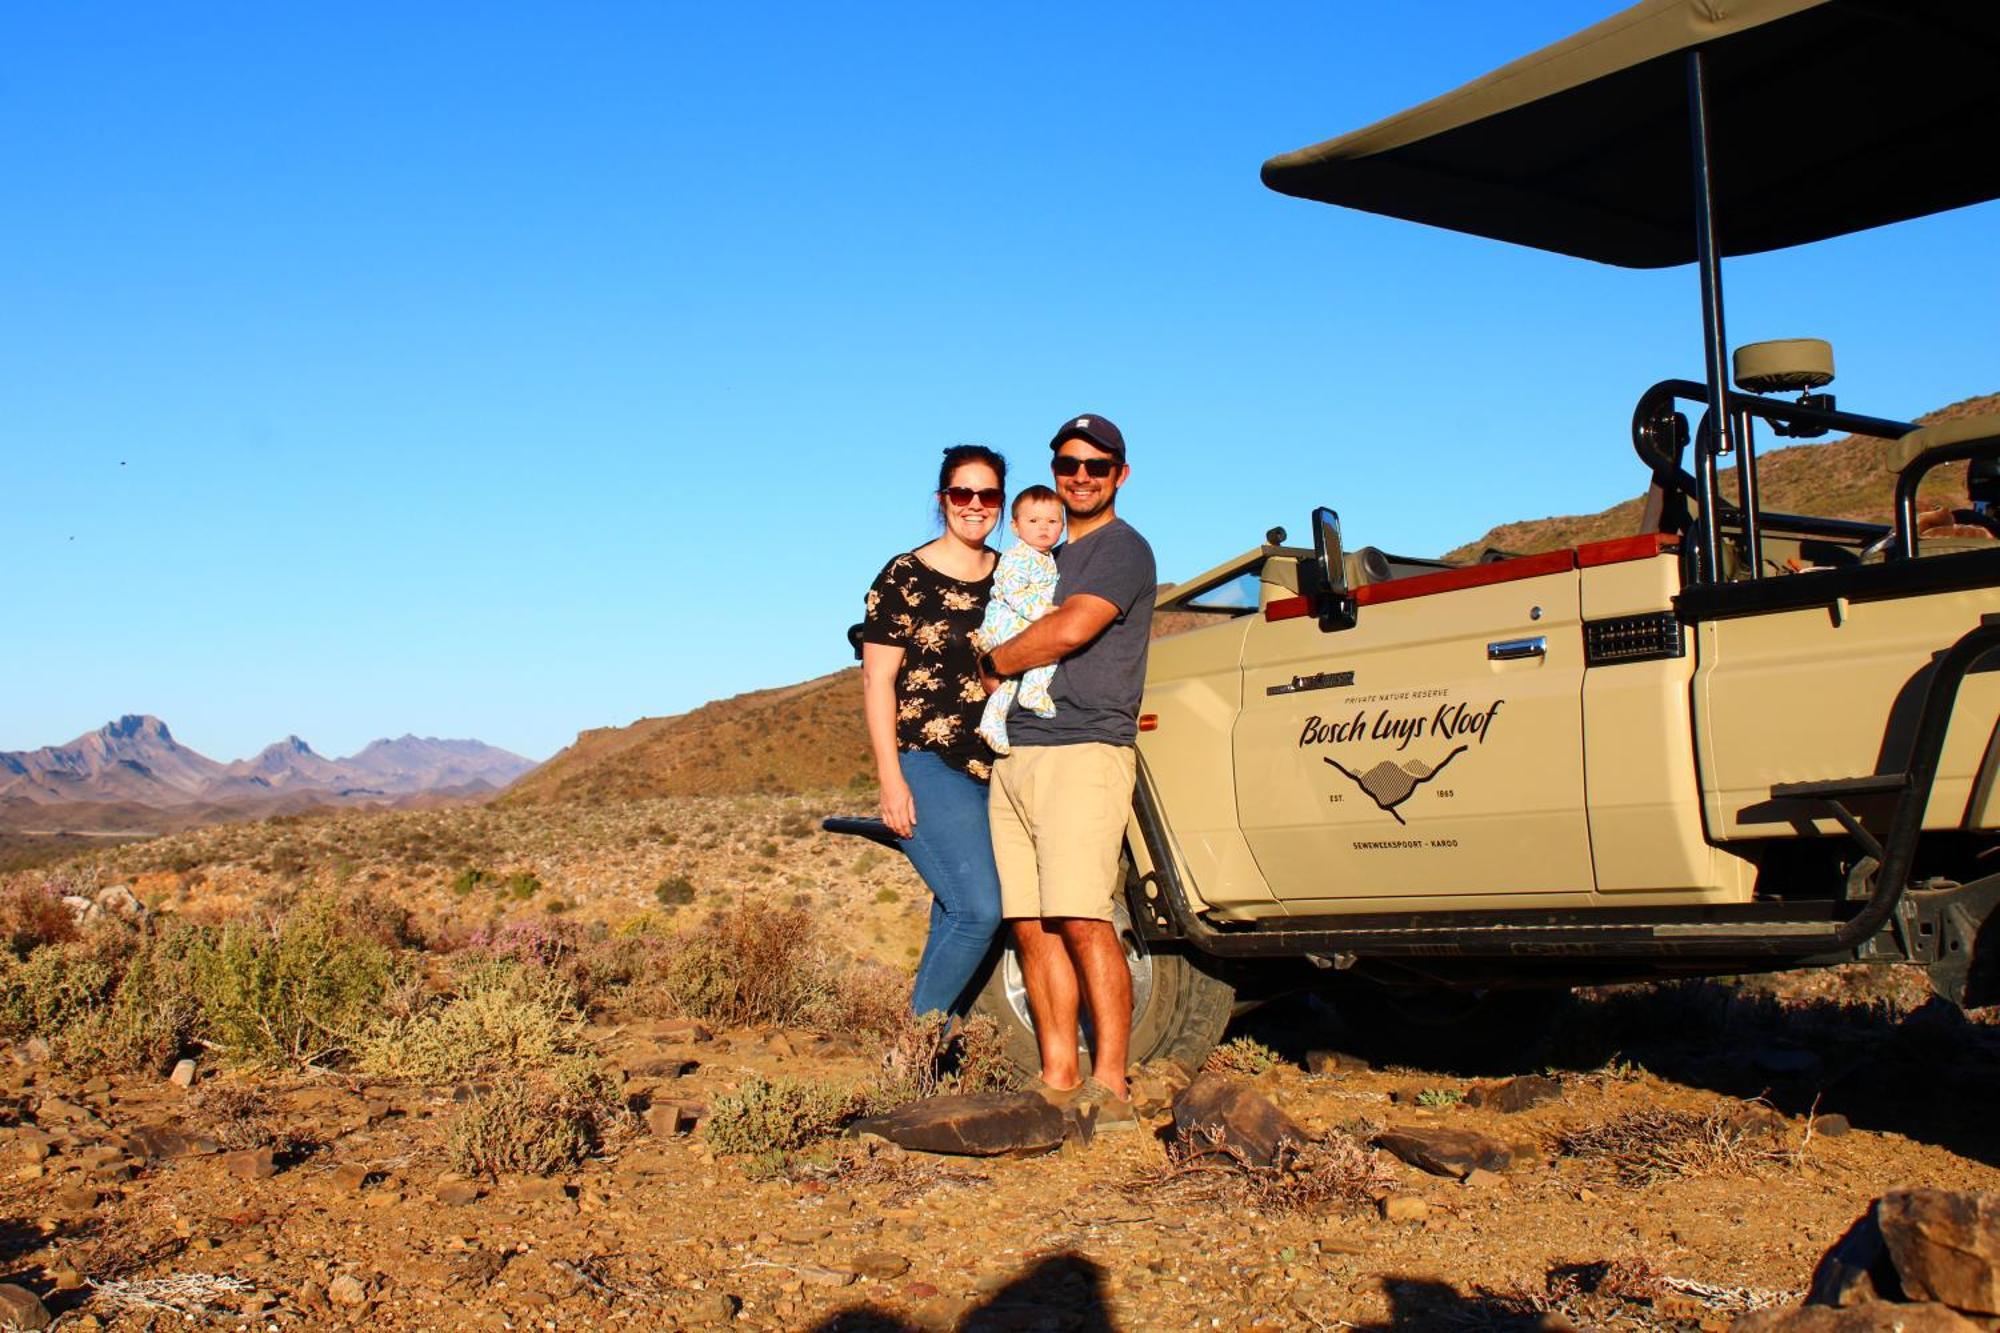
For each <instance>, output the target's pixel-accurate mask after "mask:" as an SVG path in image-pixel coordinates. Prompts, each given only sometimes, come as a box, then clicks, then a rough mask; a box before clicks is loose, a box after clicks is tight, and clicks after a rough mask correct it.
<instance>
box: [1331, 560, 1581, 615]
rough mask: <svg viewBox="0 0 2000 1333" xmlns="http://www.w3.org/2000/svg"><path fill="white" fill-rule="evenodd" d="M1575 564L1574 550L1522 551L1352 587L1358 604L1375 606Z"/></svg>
mask: <svg viewBox="0 0 2000 1333" xmlns="http://www.w3.org/2000/svg"><path fill="white" fill-rule="evenodd" d="M1575 568H1576V552H1575V551H1570V550H1561V551H1548V552H1545V553H1544V554H1542V555H1523V556H1516V557H1515V558H1514V559H1512V560H1495V561H1494V562H1493V563H1491V564H1487V565H1467V566H1466V567H1465V568H1463V569H1441V570H1439V571H1438V572H1437V573H1435V574H1418V575H1416V576H1415V577H1413V578H1407V579H1391V580H1390V581H1389V582H1387V583H1369V584H1364V585H1363V586H1361V587H1359V588H1356V589H1355V590H1354V600H1355V602H1356V603H1357V604H1358V605H1361V606H1376V605H1379V604H1381V603H1383V602H1400V601H1404V600H1406V599H1408V598H1411V597H1429V596H1431V595H1432V594H1434V593H1441V592H1457V591H1458V590H1459V589H1460V588H1484V587H1486V586H1488V585H1489V584H1494V583H1512V582H1514V580H1516V579H1535V578H1541V577H1542V576H1543V575H1545V574H1566V573H1568V572H1569V571H1570V570H1572V569H1575Z"/></svg>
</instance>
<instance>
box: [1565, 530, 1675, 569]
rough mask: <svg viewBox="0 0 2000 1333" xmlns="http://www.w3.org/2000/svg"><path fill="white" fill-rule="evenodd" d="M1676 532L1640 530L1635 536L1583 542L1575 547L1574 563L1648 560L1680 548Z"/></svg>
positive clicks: (1589, 564) (1588, 564) (1591, 565)
mask: <svg viewBox="0 0 2000 1333" xmlns="http://www.w3.org/2000/svg"><path fill="white" fill-rule="evenodd" d="M1680 544H1681V539H1680V535H1679V534H1678V533H1670V532H1642V533H1640V534H1639V535H1638V536H1636V537H1613V538H1612V539H1611V540H1610V541H1606V542H1585V543H1584V544H1583V545H1581V546H1579V547H1577V548H1576V563H1577V564H1578V566H1579V567H1581V568H1583V569H1595V568H1596V567H1597V566H1599V565H1616V564H1622V563H1624V562H1625V561H1627V560H1650V559H1652V558H1653V557H1654V556H1656V555H1662V554H1665V553H1666V552H1668V551H1676V550H1679V549H1680Z"/></svg>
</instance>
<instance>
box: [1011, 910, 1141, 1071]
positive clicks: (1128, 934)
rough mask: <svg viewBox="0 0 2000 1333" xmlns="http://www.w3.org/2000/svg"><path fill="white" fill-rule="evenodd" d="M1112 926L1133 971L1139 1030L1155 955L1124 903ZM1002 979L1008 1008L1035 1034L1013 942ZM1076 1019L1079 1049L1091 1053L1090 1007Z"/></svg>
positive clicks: (1134, 1017)
mask: <svg viewBox="0 0 2000 1333" xmlns="http://www.w3.org/2000/svg"><path fill="white" fill-rule="evenodd" d="M1111 925H1112V928H1113V929H1115V930H1116V931H1117V932H1118V943H1119V944H1120V945H1121V946H1122V947H1123V948H1124V951H1125V965H1126V966H1127V967H1128V968H1130V969H1131V970H1132V1026H1133V1028H1134V1029H1135V1030H1136V1029H1137V1028H1138V1026H1139V1015H1141V1014H1143V1013H1145V1012H1146V1006H1147V1005H1148V1004H1150V1003H1152V999H1153V955H1152V954H1151V953H1150V952H1149V951H1148V950H1147V948H1146V941H1144V940H1143V939H1141V938H1139V932H1138V931H1137V930H1136V929H1134V928H1133V926H1132V916H1131V913H1129V912H1127V911H1126V910H1125V904H1124V903H1123V902H1113V903H1112V904H1111ZM1000 978H1001V986H1002V989H1003V990H1004V991H1005V992H1006V996H1007V1007H1008V1009H1010V1010H1011V1011H1013V1014H1014V1017H1015V1018H1016V1019H1018V1020H1019V1021H1020V1024H1021V1026H1022V1027H1024V1028H1026V1029H1027V1030H1028V1031H1030V1032H1033V1031H1034V1030H1035V1019H1034V1016H1033V1015H1032V1014H1030V1013H1029V1012H1028V985H1027V982H1026V981H1025V980H1023V978H1022V976H1021V951H1020V950H1019V949H1018V948H1016V947H1015V946H1014V942H1013V940H1011V939H1010V940H1008V941H1007V947H1006V949H1005V950H1004V951H1003V952H1002V953H1001V956H1000ZM1081 1010H1082V1012H1080V1013H1079V1014H1078V1015H1077V1043H1076V1046H1077V1049H1078V1050H1079V1051H1084V1050H1088V1049H1089V1045H1090V1038H1091V1035H1092V1034H1091V1031H1090V1006H1089V1005H1088V1004H1085V1005H1082V1006H1081Z"/></svg>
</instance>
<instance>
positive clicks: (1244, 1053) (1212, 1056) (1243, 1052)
mask: <svg viewBox="0 0 2000 1333" xmlns="http://www.w3.org/2000/svg"><path fill="white" fill-rule="evenodd" d="M1283 1063H1285V1057H1284V1056H1282V1055H1279V1054H1278V1053H1277V1052H1276V1051H1274V1050H1272V1049H1271V1048H1270V1047H1269V1046H1266V1045H1265V1044H1264V1043H1263V1042H1261V1041H1258V1040H1257V1039H1256V1038H1255V1037H1235V1038H1232V1039H1230V1040H1229V1041H1225V1042H1223V1043H1222V1045H1220V1046H1218V1047H1216V1048H1215V1049H1214V1050H1213V1051H1210V1052H1209V1055H1208V1062H1207V1063H1206V1064H1204V1065H1203V1066H1202V1068H1203V1069H1207V1070H1211V1071H1213V1072H1215V1073H1218V1074H1241V1075H1243V1076H1245V1077H1247V1078H1255V1077H1257V1075H1259V1074H1263V1073H1268V1072H1269V1071H1271V1070H1273V1069H1276V1068H1277V1067H1278V1066H1279V1065H1281V1064H1283Z"/></svg>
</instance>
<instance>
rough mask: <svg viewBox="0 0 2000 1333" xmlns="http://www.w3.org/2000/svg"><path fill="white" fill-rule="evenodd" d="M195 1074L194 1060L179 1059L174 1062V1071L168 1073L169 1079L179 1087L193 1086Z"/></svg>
mask: <svg viewBox="0 0 2000 1333" xmlns="http://www.w3.org/2000/svg"><path fill="white" fill-rule="evenodd" d="M194 1076H195V1067H194V1061H192V1060H177V1061H175V1062H174V1072H173V1073H171V1074H169V1075H167V1081H168V1082H169V1083H171V1084H173V1085H174V1086H175V1087H177V1088H191V1087H193V1086H194Z"/></svg>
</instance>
